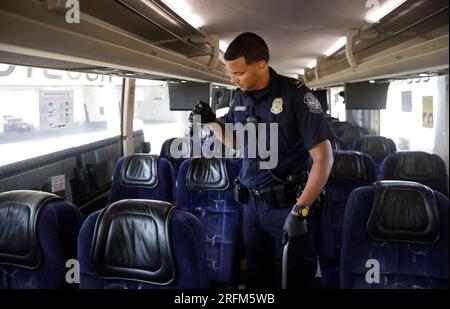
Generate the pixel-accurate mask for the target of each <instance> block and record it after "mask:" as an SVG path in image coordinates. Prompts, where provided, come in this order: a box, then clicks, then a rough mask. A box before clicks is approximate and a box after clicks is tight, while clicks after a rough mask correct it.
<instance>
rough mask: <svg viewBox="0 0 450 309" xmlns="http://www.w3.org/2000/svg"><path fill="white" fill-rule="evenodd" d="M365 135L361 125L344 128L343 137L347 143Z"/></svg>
mask: <svg viewBox="0 0 450 309" xmlns="http://www.w3.org/2000/svg"><path fill="white" fill-rule="evenodd" d="M360 136H363V131H362V128H360V127H348V128H344V134H343V138H344V141H345V142H346V143H347V145H351V144H352V143H353V141H354V140H355V139H357V138H358V137H360Z"/></svg>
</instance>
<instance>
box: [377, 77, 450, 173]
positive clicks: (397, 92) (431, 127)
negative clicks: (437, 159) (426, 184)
mask: <svg viewBox="0 0 450 309" xmlns="http://www.w3.org/2000/svg"><path fill="white" fill-rule="evenodd" d="M380 118H381V119H380V120H381V122H380V130H381V135H383V136H386V137H389V138H391V139H392V140H394V142H395V143H396V144H397V146H398V150H414V151H425V152H429V153H435V154H438V155H439V156H441V157H442V158H443V159H444V161H445V162H446V164H447V170H448V77H446V76H435V77H427V76H423V77H419V78H416V79H408V80H397V81H393V82H391V83H390V86H389V92H388V97H387V106H386V109H385V110H381V115H380ZM442 141H445V142H442Z"/></svg>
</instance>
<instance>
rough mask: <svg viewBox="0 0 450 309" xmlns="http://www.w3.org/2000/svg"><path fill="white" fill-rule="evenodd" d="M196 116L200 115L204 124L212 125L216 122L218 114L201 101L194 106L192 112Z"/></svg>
mask: <svg viewBox="0 0 450 309" xmlns="http://www.w3.org/2000/svg"><path fill="white" fill-rule="evenodd" d="M192 113H193V114H194V115H200V117H201V121H202V123H210V122H214V121H216V114H214V113H213V111H212V109H211V107H210V106H209V104H208V103H205V102H203V101H201V100H199V101H198V103H197V104H196V105H195V106H194V109H193V110H192Z"/></svg>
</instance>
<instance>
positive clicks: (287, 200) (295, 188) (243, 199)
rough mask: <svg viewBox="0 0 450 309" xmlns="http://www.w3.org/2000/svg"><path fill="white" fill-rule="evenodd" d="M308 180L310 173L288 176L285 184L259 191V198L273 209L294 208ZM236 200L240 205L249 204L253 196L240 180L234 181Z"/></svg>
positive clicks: (270, 186)
mask: <svg viewBox="0 0 450 309" xmlns="http://www.w3.org/2000/svg"><path fill="white" fill-rule="evenodd" d="M307 180H308V173H307V172H306V171H305V172H301V173H298V174H293V175H288V177H287V178H286V181H285V182H284V183H281V182H278V183H275V184H272V185H268V186H265V187H264V188H262V189H260V190H259V191H258V194H257V195H258V196H259V198H261V199H262V200H264V201H265V202H266V203H268V204H269V205H270V206H271V207H272V208H288V207H292V205H294V204H295V203H296V202H297V197H298V196H299V195H300V193H301V192H302V191H303V189H304V187H305V185H306V181H307ZM234 183H235V189H234V197H235V200H236V201H237V202H238V203H240V204H245V203H247V202H248V199H249V195H250V194H252V193H253V192H251V191H250V190H249V189H248V188H247V187H246V186H244V185H243V184H241V183H240V181H239V179H238V178H236V179H235V180H234Z"/></svg>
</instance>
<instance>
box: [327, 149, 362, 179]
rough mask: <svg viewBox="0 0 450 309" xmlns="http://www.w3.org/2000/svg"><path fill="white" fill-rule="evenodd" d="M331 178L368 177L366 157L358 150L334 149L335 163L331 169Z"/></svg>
mask: <svg viewBox="0 0 450 309" xmlns="http://www.w3.org/2000/svg"><path fill="white" fill-rule="evenodd" d="M330 177H331V178H333V179H344V180H354V181H365V180H366V179H367V171H366V165H365V164H364V157H363V155H362V154H361V153H360V152H357V151H340V150H335V151H334V163H333V168H332V169H331V175H330Z"/></svg>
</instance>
